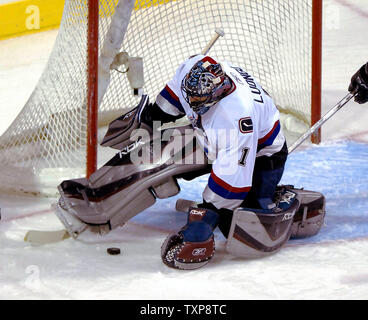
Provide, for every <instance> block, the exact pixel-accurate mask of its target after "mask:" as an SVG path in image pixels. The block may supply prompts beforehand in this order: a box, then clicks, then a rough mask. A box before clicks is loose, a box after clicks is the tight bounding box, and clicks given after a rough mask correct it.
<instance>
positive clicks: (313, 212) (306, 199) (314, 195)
mask: <svg viewBox="0 0 368 320" xmlns="http://www.w3.org/2000/svg"><path fill="white" fill-rule="evenodd" d="M292 190H293V191H294V192H296V193H297V194H298V195H299V197H300V199H301V200H300V202H301V204H300V207H299V209H298V211H297V212H296V213H295V216H294V222H293V225H292V228H291V229H292V231H291V238H292V239H298V238H305V237H311V236H314V235H316V234H317V233H318V232H319V231H320V230H321V228H322V226H323V224H324V218H325V214H326V209H325V206H326V199H325V197H324V196H323V195H322V194H321V193H319V192H315V191H309V190H303V189H295V188H293V189H292Z"/></svg>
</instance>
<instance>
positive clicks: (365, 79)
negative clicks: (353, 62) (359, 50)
mask: <svg viewBox="0 0 368 320" xmlns="http://www.w3.org/2000/svg"><path fill="white" fill-rule="evenodd" d="M349 91H350V92H351V93H353V92H357V93H358V94H357V95H356V96H355V99H354V100H355V101H356V102H358V103H360V104H362V103H366V102H367V101H368V62H367V63H366V64H365V65H363V66H362V67H361V68H360V69H359V70H358V72H357V73H356V74H354V75H353V77H352V78H351V83H350V86H349Z"/></svg>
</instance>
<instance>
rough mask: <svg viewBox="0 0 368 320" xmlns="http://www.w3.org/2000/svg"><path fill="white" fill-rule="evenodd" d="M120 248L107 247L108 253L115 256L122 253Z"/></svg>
mask: <svg viewBox="0 0 368 320" xmlns="http://www.w3.org/2000/svg"><path fill="white" fill-rule="evenodd" d="M120 252H121V251H120V249H119V248H108V249H107V253H108V254H111V255H113V256H115V255H118V254H120Z"/></svg>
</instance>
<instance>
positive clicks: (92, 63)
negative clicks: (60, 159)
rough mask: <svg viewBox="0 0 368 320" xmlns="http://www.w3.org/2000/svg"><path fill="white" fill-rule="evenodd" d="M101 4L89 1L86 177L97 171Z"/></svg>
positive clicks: (92, 0)
mask: <svg viewBox="0 0 368 320" xmlns="http://www.w3.org/2000/svg"><path fill="white" fill-rule="evenodd" d="M98 26H99V3H98V2H97V1H95V0H88V30H87V39H88V40H87V48H88V50H87V61H88V63H87V74H88V76H87V146H86V176H87V177H88V178H89V177H90V175H91V174H92V173H93V172H95V171H96V169H97V143H98V141H97V131H98V39H99V36H98Z"/></svg>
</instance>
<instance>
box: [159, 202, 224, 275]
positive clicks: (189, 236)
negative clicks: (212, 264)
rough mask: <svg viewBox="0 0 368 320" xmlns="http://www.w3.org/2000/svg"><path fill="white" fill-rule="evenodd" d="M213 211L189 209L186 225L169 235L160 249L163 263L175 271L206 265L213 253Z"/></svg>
mask: <svg viewBox="0 0 368 320" xmlns="http://www.w3.org/2000/svg"><path fill="white" fill-rule="evenodd" d="M217 221H218V215H217V213H216V212H215V211H212V210H207V209H200V208H190V209H189V213H188V221H187V224H186V225H185V226H184V227H183V228H182V229H181V230H180V231H178V232H176V233H173V234H170V235H169V236H168V237H167V238H166V240H165V241H164V243H163V244H162V247H161V258H162V261H163V263H165V264H166V265H167V266H169V267H171V268H175V269H183V270H193V269H198V268H200V267H203V266H204V265H206V264H207V263H208V262H209V261H210V260H211V259H212V257H213V255H214V253H215V241H214V235H213V230H214V229H215V228H216V226H217Z"/></svg>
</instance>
